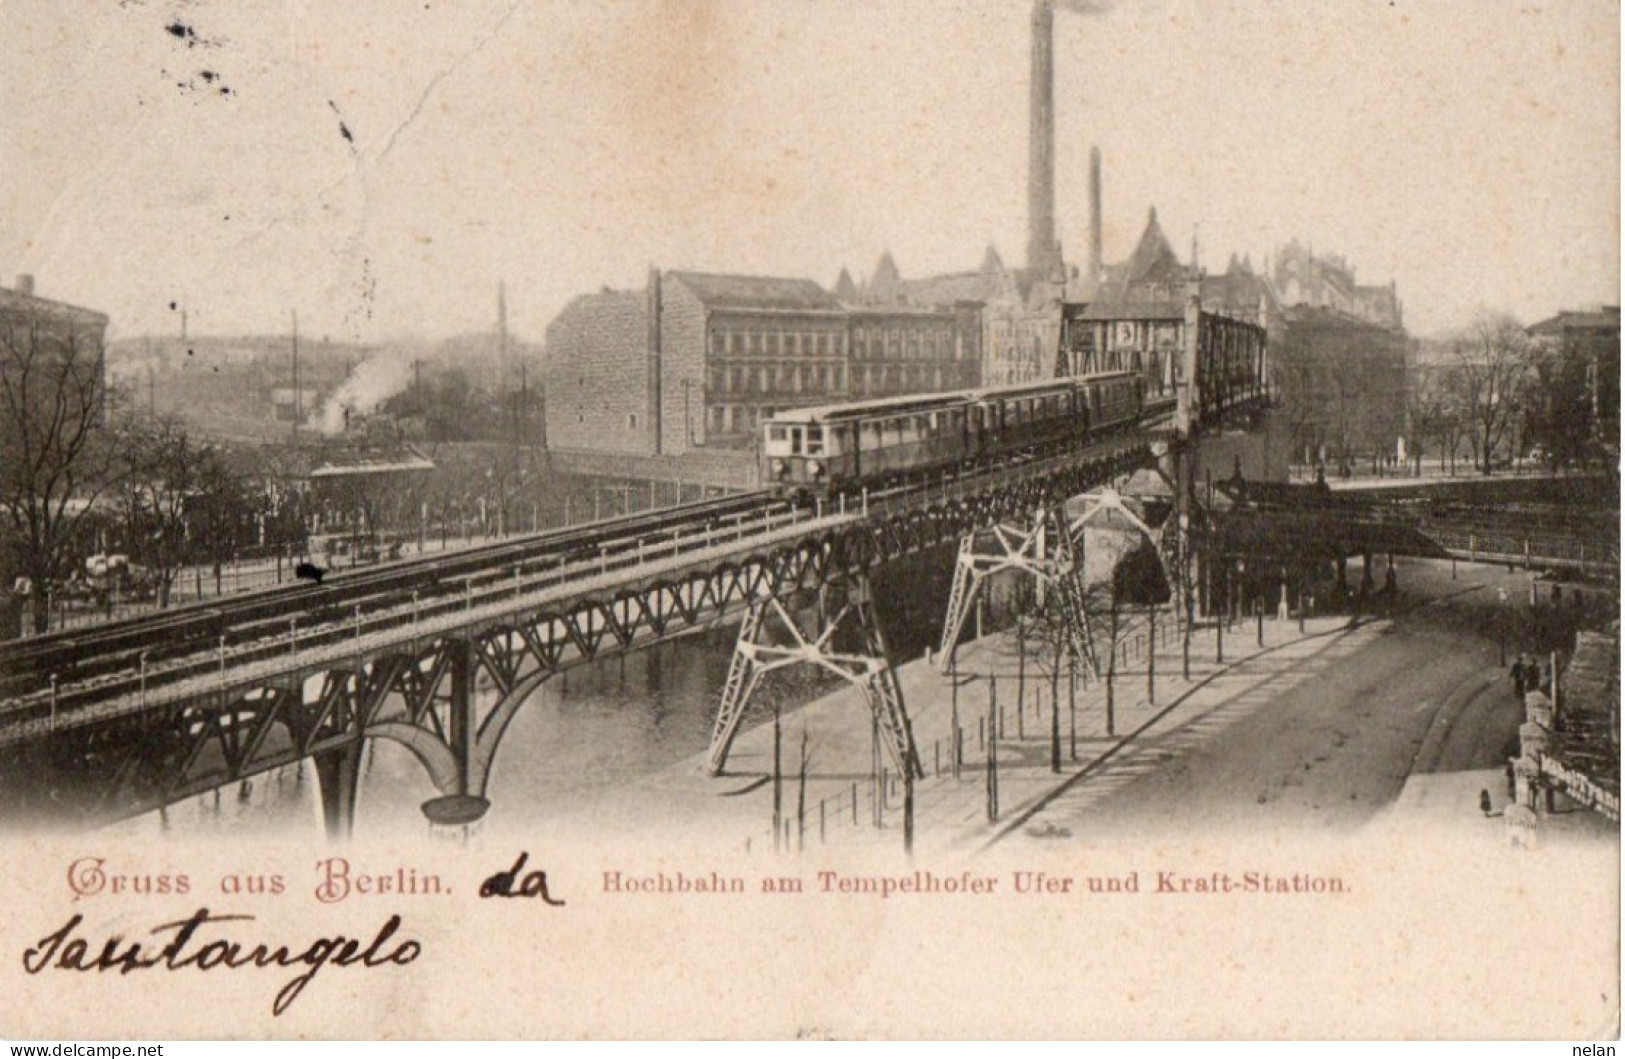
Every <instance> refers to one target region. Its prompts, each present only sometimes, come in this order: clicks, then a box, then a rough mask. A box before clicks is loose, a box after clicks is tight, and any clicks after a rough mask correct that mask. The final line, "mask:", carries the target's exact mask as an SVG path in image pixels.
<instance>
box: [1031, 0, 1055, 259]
mask: <svg viewBox="0 0 1625 1059" xmlns="http://www.w3.org/2000/svg"><path fill="white" fill-rule="evenodd" d="M1054 52H1055V7H1054V4H1053V0H1033V61H1032V96H1031V100H1030V104H1029V115H1028V118H1029V121H1030V122H1031V125H1030V127H1029V129H1028V130H1027V136H1028V141H1027V148H1028V155H1027V268H1028V269H1029V270H1030V271H1031V272H1033V273H1034V274H1036V275H1038V276H1045V275H1048V274H1049V272H1050V269H1051V266H1052V265H1053V264H1054V262H1055V55H1054Z"/></svg>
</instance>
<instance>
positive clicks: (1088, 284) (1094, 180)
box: [1084, 147, 1103, 298]
mask: <svg viewBox="0 0 1625 1059" xmlns="http://www.w3.org/2000/svg"><path fill="white" fill-rule="evenodd" d="M1100 225H1101V220H1100V148H1099V147H1091V148H1089V274H1088V276H1087V277H1085V279H1084V290H1085V291H1086V292H1087V294H1088V296H1089V297H1091V298H1093V297H1095V295H1096V294H1098V293H1099V291H1100V270H1101V268H1102V267H1103V262H1102V260H1101V258H1102V251H1101V248H1100Z"/></svg>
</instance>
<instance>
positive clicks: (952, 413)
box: [762, 372, 1145, 495]
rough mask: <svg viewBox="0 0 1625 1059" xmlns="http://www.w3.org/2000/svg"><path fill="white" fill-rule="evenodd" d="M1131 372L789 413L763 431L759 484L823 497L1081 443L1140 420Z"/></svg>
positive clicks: (1140, 392) (1138, 385) (1138, 389)
mask: <svg viewBox="0 0 1625 1059" xmlns="http://www.w3.org/2000/svg"><path fill="white" fill-rule="evenodd" d="M1144 394H1145V385H1144V381H1143V380H1142V379H1140V378H1139V377H1138V376H1137V375H1135V374H1134V373H1132V372H1115V373H1110V374H1102V375H1092V376H1084V377H1081V378H1073V379H1055V380H1050V381H1047V382H1038V383H1025V384H1021V385H1017V386H1004V387H998V388H993V389H985V390H964V391H956V392H950V393H936V394H917V395H913V396H908V397H893V398H886V399H882V400H875V401H860V402H853V403H848V404H834V405H822V406H818V407H812V408H797V409H787V410H785V411H782V412H780V413H779V414H777V415H775V416H773V417H772V418H770V419H768V420H766V421H765V422H764V423H763V425H762V431H763V436H762V480H763V483H764V484H766V485H768V486H770V487H772V488H777V489H779V490H780V491H783V492H792V493H801V494H808V493H822V494H825V495H830V494H833V493H835V492H839V491H840V490H842V489H850V488H858V487H863V486H876V485H882V484H885V483H888V482H893V481H898V480H901V479H904V478H906V477H908V476H909V475H912V474H917V473H920V472H928V471H935V470H941V469H944V468H947V467H955V466H967V465H972V464H985V463H992V462H997V461H998V460H1000V459H1003V458H1007V457H1009V456H1011V455H1014V454H1016V453H1019V452H1022V451H1031V450H1039V449H1044V448H1050V447H1053V446H1056V445H1058V444H1062V443H1068V442H1070V443H1082V442H1084V441H1086V440H1088V439H1089V438H1091V437H1095V436H1099V435H1101V434H1104V433H1106V432H1108V431H1110V430H1112V429H1115V428H1117V427H1119V426H1122V425H1123V424H1125V423H1129V422H1133V421H1134V420H1135V419H1137V418H1138V416H1139V415H1140V412H1141V410H1142V408H1143V406H1144Z"/></svg>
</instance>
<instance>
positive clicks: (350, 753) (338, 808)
mask: <svg viewBox="0 0 1625 1059" xmlns="http://www.w3.org/2000/svg"><path fill="white" fill-rule="evenodd" d="M362 745H363V744H362V741H361V740H359V739H357V740H355V741H353V742H348V743H343V744H341V745H339V746H336V747H333V748H331V749H328V750H324V751H322V752H321V753H319V754H316V755H315V756H314V761H315V763H316V779H317V781H318V782H317V786H318V787H319V788H320V790H321V797H322V820H323V822H324V823H325V824H326V825H327V837H328V838H330V839H332V840H334V841H337V842H342V841H345V840H347V839H349V837H350V834H351V832H352V831H354V830H355V800H356V790H357V788H358V787H359V786H360V781H361V748H362Z"/></svg>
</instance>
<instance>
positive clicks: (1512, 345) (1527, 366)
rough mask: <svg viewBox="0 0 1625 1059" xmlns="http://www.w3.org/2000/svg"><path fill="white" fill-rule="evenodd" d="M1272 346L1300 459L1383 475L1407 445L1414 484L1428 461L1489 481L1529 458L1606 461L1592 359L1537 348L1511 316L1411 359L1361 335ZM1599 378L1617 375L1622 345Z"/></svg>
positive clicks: (1571, 349)
mask: <svg viewBox="0 0 1625 1059" xmlns="http://www.w3.org/2000/svg"><path fill="white" fill-rule="evenodd" d="M1289 330H1290V329H1289ZM1276 337H1277V336H1275V335H1274V334H1272V336H1271V338H1272V348H1271V363H1272V366H1273V371H1274V374H1275V388H1276V393H1277V396H1278V398H1279V400H1280V403H1281V407H1282V411H1283V414H1284V416H1285V418H1286V420H1287V423H1288V427H1289V429H1290V431H1291V433H1292V446H1293V452H1294V456H1295V457H1299V458H1303V457H1305V456H1307V458H1308V460H1309V461H1310V462H1318V461H1320V460H1325V461H1327V462H1328V463H1330V464H1331V465H1332V466H1333V468H1334V469H1352V468H1353V467H1354V466H1357V465H1358V464H1359V463H1360V462H1361V460H1362V459H1370V460H1371V461H1372V463H1373V464H1375V465H1381V464H1383V463H1387V462H1390V461H1391V460H1394V459H1396V458H1397V456H1398V449H1399V446H1398V442H1399V439H1400V438H1401V437H1403V438H1404V439H1405V447H1404V456H1405V459H1406V462H1408V463H1411V464H1413V465H1414V467H1415V468H1416V470H1417V471H1418V472H1420V470H1421V467H1422V461H1423V457H1424V453H1425V454H1426V455H1428V456H1430V457H1432V458H1435V459H1438V460H1439V461H1440V462H1441V463H1444V464H1446V465H1448V466H1449V467H1450V468H1451V469H1452V470H1454V469H1456V466H1457V461H1458V460H1460V461H1461V462H1462V463H1464V464H1466V465H1467V466H1470V467H1473V468H1476V469H1477V470H1479V471H1481V472H1483V473H1485V474H1489V473H1492V472H1493V471H1494V470H1495V469H1496V468H1497V467H1501V466H1506V465H1507V464H1509V463H1511V462H1513V461H1514V460H1516V459H1519V458H1523V457H1538V458H1540V459H1542V460H1544V461H1546V462H1548V463H1551V464H1567V465H1572V464H1579V463H1586V462H1590V461H1593V460H1596V459H1600V458H1605V457H1607V455H1608V453H1607V451H1606V440H1605V435H1606V434H1607V433H1608V430H1609V427H1608V422H1609V421H1608V416H1609V414H1610V410H1609V409H1608V408H1605V407H1601V404H1605V403H1606V401H1604V402H1601V403H1599V401H1598V400H1597V397H1596V394H1594V393H1593V392H1592V389H1593V387H1594V386H1595V385H1596V377H1597V371H1598V369H1597V366H1596V365H1595V364H1592V363H1590V362H1591V360H1592V359H1593V356H1594V354H1595V350H1591V349H1587V348H1580V347H1576V346H1574V345H1572V344H1566V343H1552V342H1546V341H1540V340H1537V339H1536V338H1534V337H1532V336H1531V335H1530V333H1529V331H1528V329H1527V328H1526V327H1525V326H1524V325H1523V324H1522V323H1521V322H1520V321H1518V320H1517V319H1515V318H1514V317H1512V316H1509V315H1506V314H1504V313H1484V314H1481V315H1479V316H1478V317H1476V318H1475V319H1474V320H1473V321H1472V322H1471V323H1469V324H1468V325H1467V326H1465V327H1463V328H1461V329H1459V330H1457V331H1454V332H1451V333H1449V334H1447V335H1445V336H1443V337H1441V338H1437V339H1430V340H1425V341H1420V342H1415V343H1412V344H1411V348H1410V349H1408V350H1406V349H1405V348H1404V346H1405V340H1404V339H1403V336H1402V335H1401V334H1400V333H1399V332H1395V331H1391V330H1385V329H1381V328H1377V327H1375V326H1373V325H1365V324H1355V323H1349V324H1348V325H1347V326H1346V327H1344V328H1343V329H1341V330H1337V329H1330V328H1328V329H1325V330H1324V331H1321V332H1317V333H1315V334H1314V335H1313V336H1312V337H1311V338H1308V339H1305V338H1303V337H1302V336H1299V335H1293V334H1290V333H1289V334H1287V335H1286V340H1285V341H1276ZM1603 371H1605V372H1607V371H1612V372H1617V371H1618V337H1617V334H1616V335H1615V336H1614V338H1613V346H1612V361H1611V363H1610V364H1608V365H1605V366H1604V367H1603ZM1613 392H1614V393H1615V394H1616V395H1617V390H1616V391H1613ZM1614 400H1615V402H1616V407H1614V408H1613V409H1612V412H1611V414H1612V416H1613V417H1614V418H1613V420H1612V422H1614V423H1617V417H1618V409H1617V396H1616V397H1615V398H1614ZM1599 420H1601V422H1599Z"/></svg>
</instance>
